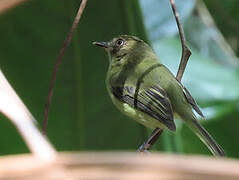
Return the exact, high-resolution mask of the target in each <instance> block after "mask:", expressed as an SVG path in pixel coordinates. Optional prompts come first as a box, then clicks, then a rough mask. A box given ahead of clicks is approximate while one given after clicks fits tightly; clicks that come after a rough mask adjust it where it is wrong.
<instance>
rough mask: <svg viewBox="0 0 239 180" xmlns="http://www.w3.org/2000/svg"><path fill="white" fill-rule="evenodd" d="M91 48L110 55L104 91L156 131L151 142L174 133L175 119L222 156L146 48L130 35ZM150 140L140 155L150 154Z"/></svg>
mask: <svg viewBox="0 0 239 180" xmlns="http://www.w3.org/2000/svg"><path fill="white" fill-rule="evenodd" d="M93 44H95V45H97V46H100V47H102V48H104V49H105V50H106V51H107V53H108V55H109V69H108V72H107V77H106V85H107V90H108V92H109V95H110V97H111V99H112V101H113V103H114V104H115V106H116V107H117V108H118V109H119V110H120V111H121V112H123V113H124V114H126V115H128V116H129V117H131V118H133V119H134V120H136V121H137V122H139V123H141V124H143V125H144V126H146V127H149V128H151V129H155V130H154V131H153V133H152V135H151V137H152V138H155V137H157V138H158V137H159V135H160V134H161V133H162V132H163V130H165V129H169V130H171V131H175V130H176V126H175V123H174V116H175V115H177V116H179V117H180V118H181V119H182V120H183V121H184V122H185V123H186V125H187V126H188V127H189V128H191V130H192V131H193V132H195V133H196V135H197V136H198V137H199V138H200V139H201V140H202V141H203V142H204V143H205V144H206V146H207V147H208V148H209V150H210V151H211V152H212V153H213V154H214V155H216V156H224V151H223V149H222V148H221V147H220V146H219V145H218V144H217V143H216V142H215V140H214V139H213V138H212V136H211V135H210V134H209V133H208V132H207V131H206V130H205V129H204V128H203V127H202V126H201V125H200V124H199V123H198V121H197V118H196V116H195V114H194V112H193V109H194V110H195V111H196V112H197V113H198V114H199V115H200V116H202V117H203V114H202V112H201V111H200V109H199V107H198V106H197V104H196V102H195V100H194V99H193V97H192V96H191V95H190V93H189V91H188V90H187V89H186V88H185V87H183V85H182V84H181V83H180V82H179V81H177V80H176V78H175V77H174V75H173V74H172V73H171V72H170V71H169V69H168V68H167V67H166V66H164V65H163V64H161V63H160V61H159V59H158V57H157V56H156V54H155V52H154V51H153V49H152V48H151V47H150V46H149V45H148V44H146V43H145V42H144V41H142V40H140V39H139V38H137V37H134V36H129V35H122V36H119V37H116V38H114V39H112V40H111V41H109V42H94V43H93ZM151 140H152V139H151ZM151 140H150V139H149V140H148V141H147V142H145V143H144V144H143V145H142V146H140V148H139V151H146V150H149V148H150V147H151V146H152V144H153V143H154V142H155V139H154V140H152V141H151Z"/></svg>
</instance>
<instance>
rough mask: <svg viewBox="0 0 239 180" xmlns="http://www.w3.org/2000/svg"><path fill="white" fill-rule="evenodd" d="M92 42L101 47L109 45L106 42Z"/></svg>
mask: <svg viewBox="0 0 239 180" xmlns="http://www.w3.org/2000/svg"><path fill="white" fill-rule="evenodd" d="M93 44H94V45H96V46H100V47H103V48H108V47H109V45H108V43H107V42H93Z"/></svg>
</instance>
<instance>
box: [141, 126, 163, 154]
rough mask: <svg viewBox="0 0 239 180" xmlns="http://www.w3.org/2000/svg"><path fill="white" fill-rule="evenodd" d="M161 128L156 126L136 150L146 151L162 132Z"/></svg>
mask: <svg viewBox="0 0 239 180" xmlns="http://www.w3.org/2000/svg"><path fill="white" fill-rule="evenodd" d="M162 132H163V130H162V129H160V128H156V129H154V130H153V132H152V133H151V135H150V136H149V138H148V139H147V141H145V142H144V143H143V144H142V145H141V146H140V147H139V149H138V152H147V151H148V150H149V149H150V148H151V147H152V146H153V145H154V143H155V142H156V141H157V139H158V138H159V136H160V135H161V134H162Z"/></svg>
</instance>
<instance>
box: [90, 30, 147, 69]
mask: <svg viewBox="0 0 239 180" xmlns="http://www.w3.org/2000/svg"><path fill="white" fill-rule="evenodd" d="M93 44H94V45H97V46H99V47H102V48H104V49H105V50H106V51H107V52H108V54H109V56H110V64H111V66H121V65H124V64H128V61H136V60H140V57H142V56H143V55H144V54H145V51H147V50H150V51H151V48H150V47H149V46H148V45H147V44H146V43H145V42H144V41H142V40H141V39H139V38H137V37H135V36H129V35H121V36H118V37H116V38H113V39H112V40H111V41H108V42H93ZM133 63H136V62H133Z"/></svg>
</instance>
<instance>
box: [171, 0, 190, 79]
mask: <svg viewBox="0 0 239 180" xmlns="http://www.w3.org/2000/svg"><path fill="white" fill-rule="evenodd" d="M170 4H171V7H172V10H173V14H174V17H175V19H176V22H177V26H178V30H179V35H180V39H181V44H182V56H181V60H180V65H179V68H178V72H177V76H176V79H177V80H178V81H181V79H182V77H183V73H184V70H185V68H186V66H187V62H188V59H189V57H190V56H191V51H190V50H189V48H188V47H187V45H186V38H185V35H184V31H183V27H182V24H181V22H180V20H179V14H178V12H177V10H176V6H175V2H174V0H170Z"/></svg>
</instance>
